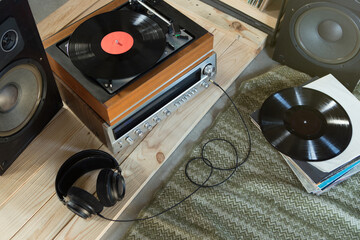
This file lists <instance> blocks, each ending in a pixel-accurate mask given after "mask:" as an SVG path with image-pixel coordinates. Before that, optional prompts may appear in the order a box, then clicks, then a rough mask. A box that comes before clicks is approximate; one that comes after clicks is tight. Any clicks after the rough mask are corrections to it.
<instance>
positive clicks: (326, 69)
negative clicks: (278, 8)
mask: <svg viewBox="0 0 360 240" xmlns="http://www.w3.org/2000/svg"><path fill="white" fill-rule="evenodd" d="M273 59H274V60H276V61H278V62H280V63H282V64H285V65H288V66H289V67H292V68H295V69H298V70H300V71H303V72H306V73H308V74H310V75H312V76H319V77H322V76H323V75H326V74H329V73H332V74H333V75H334V76H335V77H336V78H337V79H338V80H339V81H340V82H341V83H342V84H343V85H344V86H345V87H346V88H348V89H349V90H350V91H352V90H353V89H354V87H355V85H356V84H357V82H358V81H359V79H360V69H359V66H360V0H342V1H337V0H330V1H313V0H288V1H287V6H286V10H285V15H284V18H283V20H282V22H281V25H280V32H279V36H278V39H277V41H276V46H275V51H274V55H273Z"/></svg>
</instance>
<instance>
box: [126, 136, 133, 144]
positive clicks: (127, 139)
mask: <svg viewBox="0 0 360 240" xmlns="http://www.w3.org/2000/svg"><path fill="white" fill-rule="evenodd" d="M125 140H126V141H127V142H128V143H129V144H130V145H132V144H133V143H134V140H133V139H132V138H131V137H127V138H125Z"/></svg>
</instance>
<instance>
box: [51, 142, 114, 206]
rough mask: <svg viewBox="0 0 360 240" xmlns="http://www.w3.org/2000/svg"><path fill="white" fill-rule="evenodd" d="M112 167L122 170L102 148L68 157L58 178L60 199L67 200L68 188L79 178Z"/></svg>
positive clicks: (57, 185)
mask: <svg viewBox="0 0 360 240" xmlns="http://www.w3.org/2000/svg"><path fill="white" fill-rule="evenodd" d="M102 168H111V169H116V170H118V171H119V172H121V169H120V167H119V163H118V162H117V161H116V159H115V158H114V157H112V156H111V155H110V154H108V153H106V152H103V151H100V150H94V149H89V150H84V151H81V152H78V153H76V154H74V155H73V156H71V157H70V158H69V159H67V160H66V161H65V162H64V163H63V165H62V166H61V167H60V169H59V171H58V173H57V176H56V180H55V190H56V194H57V195H58V197H59V199H60V200H61V201H62V202H65V200H64V197H66V196H67V192H68V190H69V189H70V188H71V186H72V185H73V184H74V183H75V181H76V180H77V179H79V178H80V177H81V176H83V175H84V174H85V173H88V172H90V171H93V170H97V169H102Z"/></svg>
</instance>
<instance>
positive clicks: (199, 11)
mask: <svg viewBox="0 0 360 240" xmlns="http://www.w3.org/2000/svg"><path fill="white" fill-rule="evenodd" d="M165 1H166V2H167V3H168V4H170V5H172V6H173V7H174V8H176V9H178V10H179V11H181V12H182V13H183V14H185V15H187V16H188V17H190V18H191V19H192V20H194V21H195V22H206V23H207V24H210V25H212V26H214V27H216V28H217V29H219V30H223V31H225V32H226V33H232V34H234V36H235V38H238V39H239V40H241V41H243V42H244V43H246V44H248V45H249V46H251V47H255V48H257V47H258V46H260V45H263V44H264V43H263V41H264V39H266V36H267V35H266V34H265V33H263V32H261V31H260V30H258V29H256V28H254V27H252V26H250V25H248V24H245V23H242V22H240V21H239V20H237V19H236V18H234V17H231V16H229V15H227V14H224V13H222V12H221V11H219V10H217V9H215V8H213V7H211V6H209V5H207V4H205V3H203V2H201V1H200V0H187V1H184V0H165Z"/></svg>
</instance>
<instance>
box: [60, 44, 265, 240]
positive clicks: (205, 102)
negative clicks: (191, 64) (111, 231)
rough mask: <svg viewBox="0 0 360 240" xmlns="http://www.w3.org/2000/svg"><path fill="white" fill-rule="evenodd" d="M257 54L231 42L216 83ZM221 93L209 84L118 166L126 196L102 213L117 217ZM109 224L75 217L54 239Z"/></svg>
mask: <svg viewBox="0 0 360 240" xmlns="http://www.w3.org/2000/svg"><path fill="white" fill-rule="evenodd" d="M239 52H241V53H242V55H241V58H239V55H238V54H239ZM257 54H258V52H257V49H253V48H249V47H247V45H245V44H244V43H241V42H239V41H235V42H233V44H232V45H231V46H230V47H228V48H227V50H226V51H225V52H224V54H223V55H221V56H219V59H218V64H219V68H218V75H217V78H216V79H217V81H218V83H219V84H220V85H221V86H222V87H224V88H225V89H226V88H227V87H229V86H230V84H231V83H232V82H233V81H234V80H235V78H236V77H237V76H238V74H239V73H241V71H242V70H243V69H244V68H245V67H246V66H247V65H248V64H249V63H250V61H252V59H253V58H254V57H255V56H256V55H257ZM221 95H222V92H221V91H220V90H219V89H217V88H216V87H215V86H212V87H210V88H209V89H208V90H206V91H204V92H202V93H201V94H199V95H197V96H196V97H195V98H193V99H192V100H191V101H190V102H188V103H187V104H186V107H185V106H184V107H182V108H179V109H178V111H176V112H175V113H174V114H173V115H172V116H171V117H169V118H168V119H166V120H165V121H164V122H162V123H161V124H159V125H157V126H156V127H155V128H154V129H153V130H152V131H151V132H150V133H149V134H148V136H147V137H146V138H145V139H144V141H142V143H140V145H139V146H138V147H137V148H136V149H135V150H134V151H133V152H132V154H131V155H130V156H129V157H128V158H127V159H126V160H125V161H124V162H123V163H122V165H121V167H122V169H123V174H124V176H125V179H126V181H127V194H126V197H125V199H123V200H122V201H121V202H120V203H118V204H117V205H115V206H114V207H112V208H109V209H106V210H105V211H104V212H103V214H104V215H105V216H107V217H110V218H118V217H119V216H120V215H121V213H122V211H123V210H124V209H125V208H126V207H127V206H128V205H129V204H130V203H131V201H132V199H133V198H134V197H135V196H136V195H137V193H138V192H139V191H140V190H141V189H142V188H143V187H144V186H145V185H146V183H147V182H148V181H149V179H151V177H152V176H153V175H154V174H155V172H156V171H157V170H158V169H159V167H160V166H161V165H162V164H163V163H164V162H165V161H166V160H167V159H168V157H169V156H170V155H171V153H172V152H173V151H174V150H175V149H176V147H177V146H178V145H179V144H180V143H181V141H182V140H183V139H184V138H185V136H186V135H187V134H188V133H189V132H190V131H191V129H192V128H193V127H194V126H195V125H196V124H197V123H198V122H199V121H200V120H201V118H202V117H203V116H204V115H205V113H206V112H207V111H208V110H209V109H210V107H211V106H212V105H213V104H214V103H215V102H216V101H217V99H218V98H219V97H220V96H221ZM174 126H176V128H174ZM164 143H166V144H164ZM112 224H114V223H113V222H108V221H105V220H101V219H99V218H97V217H95V218H93V219H91V220H89V221H85V220H83V219H81V218H80V217H77V216H75V217H74V218H73V219H72V220H71V221H70V222H69V224H68V225H66V226H65V227H64V229H63V230H62V231H61V232H60V233H59V235H58V236H57V239H63V238H70V239H89V238H92V239H99V238H100V237H101V236H102V235H103V234H104V233H105V231H106V230H107V229H108V228H109V227H110V226H111V225H112ZM115 224H116V223H115Z"/></svg>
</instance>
